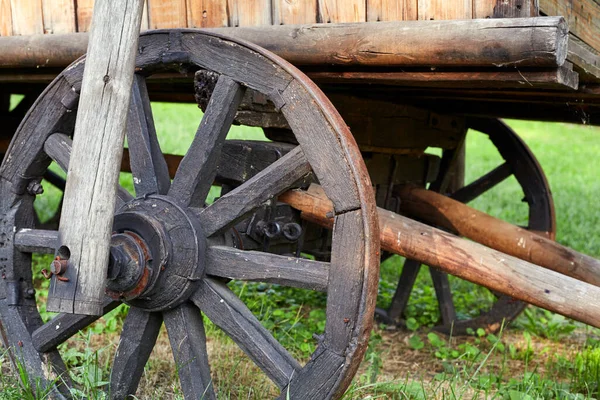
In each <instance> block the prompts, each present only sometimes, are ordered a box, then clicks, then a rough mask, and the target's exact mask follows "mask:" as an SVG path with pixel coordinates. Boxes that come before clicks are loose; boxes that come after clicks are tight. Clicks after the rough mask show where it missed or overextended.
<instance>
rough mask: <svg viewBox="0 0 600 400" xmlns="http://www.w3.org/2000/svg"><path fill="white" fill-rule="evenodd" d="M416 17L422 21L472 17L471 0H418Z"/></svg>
mask: <svg viewBox="0 0 600 400" xmlns="http://www.w3.org/2000/svg"><path fill="white" fill-rule="evenodd" d="M418 14H419V16H418V18H419V19H420V20H423V21H430V20H446V19H459V20H460V19H471V18H473V5H472V2H471V0H455V1H452V2H451V4H448V0H418Z"/></svg>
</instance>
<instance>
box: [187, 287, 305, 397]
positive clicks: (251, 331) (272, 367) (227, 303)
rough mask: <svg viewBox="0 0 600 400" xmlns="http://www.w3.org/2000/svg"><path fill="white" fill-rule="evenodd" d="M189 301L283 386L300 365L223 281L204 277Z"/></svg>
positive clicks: (274, 380)
mask: <svg viewBox="0 0 600 400" xmlns="http://www.w3.org/2000/svg"><path fill="white" fill-rule="evenodd" d="M192 301H193V302H194V304H196V306H198V308H200V309H201V310H202V312H204V313H205V314H206V316H207V317H208V318H210V320H211V321H212V322H213V323H214V324H215V325H217V326H218V327H219V328H221V329H223V330H224V331H225V333H227V334H228V335H229V336H230V337H231V338H232V339H233V341H234V342H236V343H237V344H238V346H240V348H241V349H242V350H243V351H244V352H245V353H246V354H247V355H248V357H250V358H251V359H252V361H253V362H254V363H255V364H256V365H257V366H258V367H259V368H260V369H262V370H263V371H264V373H265V374H266V375H267V376H268V377H269V378H270V379H271V380H272V381H273V382H275V384H277V386H279V387H280V388H284V387H285V386H286V385H287V384H288V382H289V380H290V379H291V377H292V375H294V374H295V373H297V372H298V371H299V370H300V369H301V367H300V364H298V362H297V361H296V360H295V359H294V358H293V357H292V356H291V355H290V354H289V353H288V352H287V350H286V349H285V348H283V346H281V344H279V342H277V340H275V339H274V338H273V336H271V334H270V333H269V331H268V330H267V329H266V328H265V327H263V326H262V325H261V323H260V322H259V321H258V319H256V317H255V316H254V315H253V314H252V312H251V311H250V310H249V309H248V307H246V305H245V304H244V303H243V302H242V301H241V300H240V299H239V298H238V297H237V296H236V295H235V294H234V293H233V292H232V291H231V290H230V289H229V288H228V287H227V286H226V285H225V284H224V283H221V282H218V281H215V280H213V279H210V278H207V279H204V280H203V281H202V283H201V285H200V287H199V289H198V290H197V291H196V292H195V293H194V295H193V296H192Z"/></svg>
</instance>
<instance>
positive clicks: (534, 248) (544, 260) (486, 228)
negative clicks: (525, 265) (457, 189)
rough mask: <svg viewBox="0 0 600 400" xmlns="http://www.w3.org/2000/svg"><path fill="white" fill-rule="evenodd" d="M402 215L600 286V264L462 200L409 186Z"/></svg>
mask: <svg viewBox="0 0 600 400" xmlns="http://www.w3.org/2000/svg"><path fill="white" fill-rule="evenodd" d="M398 194H399V195H400V199H401V202H400V212H401V213H402V214H404V215H407V216H409V217H411V218H416V219H419V220H422V221H424V222H427V223H428V224H431V225H435V226H439V227H441V228H444V229H448V230H450V231H452V232H456V233H457V234H458V235H460V236H464V237H466V238H468V239H471V240H473V241H475V242H477V243H480V244H483V245H484V246H487V247H490V248H492V249H495V250H498V251H501V252H502V253H506V254H509V255H511V256H514V257H517V258H519V259H521V260H525V261H528V262H531V263H533V264H536V265H539V266H542V267H544V268H548V269H551V270H553V271H556V272H559V273H561V274H565V275H568V276H570V277H572V278H575V279H577V280H580V281H583V282H587V283H590V284H592V285H595V286H600V261H599V260H596V259H595V258H592V257H590V256H587V255H585V254H581V253H578V252H576V251H574V250H571V249H569V248H567V247H565V246H561V245H560V244H558V243H556V242H555V241H552V240H550V239H548V238H546V237H544V236H540V235H538V234H535V233H533V232H531V231H528V230H527V229H525V228H521V227H518V226H515V225H513V224H510V223H508V222H505V221H502V220H501V219H498V218H494V217H492V216H490V215H488V214H486V213H483V212H481V211H478V210H476V209H474V208H472V207H469V206H467V205H465V204H463V203H461V202H459V201H456V200H453V199H451V198H449V197H446V196H443V195H441V194H439V193H435V192H432V191H430V190H425V189H422V188H419V187H416V186H412V185H406V186H403V187H402V189H401V190H400V191H399V193H398Z"/></svg>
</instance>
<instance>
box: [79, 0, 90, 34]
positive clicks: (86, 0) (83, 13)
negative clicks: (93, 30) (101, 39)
mask: <svg viewBox="0 0 600 400" xmlns="http://www.w3.org/2000/svg"><path fill="white" fill-rule="evenodd" d="M75 2H76V5H77V32H89V31H90V26H91V25H92V13H93V11H94V0H75Z"/></svg>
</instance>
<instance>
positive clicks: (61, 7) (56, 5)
mask: <svg viewBox="0 0 600 400" xmlns="http://www.w3.org/2000/svg"><path fill="white" fill-rule="evenodd" d="M42 10H43V13H44V14H43V15H44V33H72V32H75V30H76V26H75V5H74V4H73V0H42Z"/></svg>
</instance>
